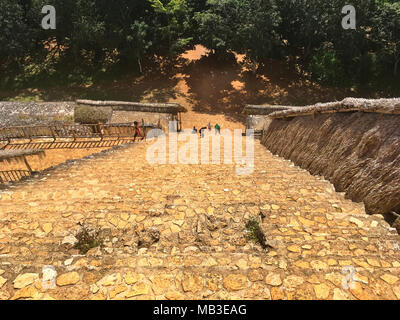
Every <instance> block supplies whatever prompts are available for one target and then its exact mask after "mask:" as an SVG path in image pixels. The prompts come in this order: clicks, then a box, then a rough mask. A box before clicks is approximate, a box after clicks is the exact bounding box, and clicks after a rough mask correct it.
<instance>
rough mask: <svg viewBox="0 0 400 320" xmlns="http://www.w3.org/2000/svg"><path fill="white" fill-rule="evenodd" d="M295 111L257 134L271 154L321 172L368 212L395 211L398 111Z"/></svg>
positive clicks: (399, 196) (399, 176) (399, 178)
mask: <svg viewBox="0 0 400 320" xmlns="http://www.w3.org/2000/svg"><path fill="white" fill-rule="evenodd" d="M308 108H309V107H308ZM285 112H286V111H284V112H281V113H277V114H278V115H279V116H280V115H281V114H283V113H285ZM298 113H299V114H300V115H299V116H295V115H293V114H292V117H291V118H275V119H273V120H272V122H271V124H270V126H269V128H268V129H267V131H266V132H265V134H264V136H263V138H262V143H263V144H264V145H265V146H266V147H267V148H268V149H269V150H270V151H271V152H272V153H274V154H278V155H279V156H282V157H284V158H286V159H290V160H292V161H293V162H294V163H295V164H296V165H298V166H300V167H302V168H304V169H307V170H309V171H310V172H311V173H312V174H315V175H321V176H324V177H325V178H326V179H327V180H329V181H331V182H332V183H333V184H334V185H335V188H336V190H337V191H339V192H345V193H346V196H347V197H349V198H350V199H352V200H353V201H357V202H362V201H363V202H364V204H365V206H366V210H367V211H368V212H369V213H387V212H389V211H393V210H399V209H400V115H399V114H382V113H372V112H369V113H367V112H362V108H361V109H360V110H359V111H352V112H337V113H331V114H317V115H315V114H314V116H302V115H301V112H298ZM286 114H287V113H286ZM275 116H276V114H275V115H272V117H275Z"/></svg>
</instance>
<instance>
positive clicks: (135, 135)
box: [133, 121, 144, 142]
mask: <svg viewBox="0 0 400 320" xmlns="http://www.w3.org/2000/svg"><path fill="white" fill-rule="evenodd" d="M133 126H134V130H135V133H134V135H133V138H134V139H133V142H135V141H136V138H137V137H140V138H142V139H141V140H143V139H144V136H143V135H142V133H141V131H140V127H139V122H137V121H135V122H134V123H133Z"/></svg>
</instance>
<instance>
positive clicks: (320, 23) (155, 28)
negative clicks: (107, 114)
mask: <svg viewBox="0 0 400 320" xmlns="http://www.w3.org/2000/svg"><path fill="white" fill-rule="evenodd" d="M347 4H349V3H348V2H347V1H346V0H330V1H326V0H118V1H109V0H0V31H1V32H0V72H1V73H2V79H1V81H0V83H1V85H2V86H7V85H8V86H10V85H12V84H13V83H16V81H17V80H18V79H19V80H21V79H25V80H26V81H32V80H33V79H36V78H44V77H50V76H51V75H52V74H54V73H55V72H57V71H58V70H60V69H62V68H66V69H67V68H71V67H72V66H74V68H77V67H78V66H82V68H86V69H87V70H89V69H90V70H108V69H109V68H112V67H115V66H123V67H124V70H130V71H132V70H135V72H138V74H139V73H145V72H146V70H147V68H148V66H150V65H152V62H154V61H156V60H157V59H160V58H162V59H164V60H171V61H173V60H174V59H176V58H177V57H178V56H179V55H180V54H181V53H182V52H184V51H185V50H187V49H190V48H192V47H193V46H194V45H196V44H201V45H203V46H205V47H206V48H208V49H209V50H211V52H212V53H213V54H215V55H216V56H217V57H219V58H220V59H221V60H223V59H224V56H226V55H227V54H228V53H230V52H235V53H239V54H245V55H246V57H247V59H249V60H250V61H252V62H254V63H256V64H258V65H262V64H263V63H265V61H267V59H271V58H273V59H279V60H283V61H287V63H288V65H290V66H291V67H293V68H296V69H297V70H298V72H300V73H302V74H304V75H308V76H310V77H312V79H313V80H315V81H318V82H320V83H322V84H326V85H342V86H350V85H352V84H354V83H358V84H362V85H366V86H368V85H373V84H378V83H380V82H381V80H382V79H386V80H388V83H399V82H400V81H399V80H400V2H399V1H397V0H396V1H395V0H360V1H357V3H356V4H354V6H355V8H356V13H357V15H356V22H357V27H356V30H352V29H350V30H344V29H343V28H342V24H341V22H342V19H343V17H344V14H343V13H342V8H343V7H344V6H345V5H347ZM44 5H53V6H54V7H55V8H56V12H57V27H56V29H55V30H44V29H43V28H42V27H41V21H42V19H43V17H44V14H43V13H42V10H41V9H42V7H43V6H44ZM28 75H29V77H28ZM21 81H22V80H21ZM21 83H23V81H22V82H21Z"/></svg>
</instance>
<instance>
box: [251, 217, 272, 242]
mask: <svg viewBox="0 0 400 320" xmlns="http://www.w3.org/2000/svg"><path fill="white" fill-rule="evenodd" d="M246 238H247V240H248V241H253V242H255V243H258V244H259V245H261V247H262V248H263V249H268V248H270V246H269V245H268V244H267V243H266V241H267V240H266V238H265V234H264V232H263V231H262V230H261V228H260V223H259V221H258V219H257V218H256V217H252V218H250V219H249V220H248V221H247V222H246Z"/></svg>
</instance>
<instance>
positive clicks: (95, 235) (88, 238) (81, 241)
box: [74, 225, 103, 254]
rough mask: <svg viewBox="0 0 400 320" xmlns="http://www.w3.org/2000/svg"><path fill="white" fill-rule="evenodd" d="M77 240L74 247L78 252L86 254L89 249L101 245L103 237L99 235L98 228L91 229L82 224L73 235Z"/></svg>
mask: <svg viewBox="0 0 400 320" xmlns="http://www.w3.org/2000/svg"><path fill="white" fill-rule="evenodd" d="M75 237H76V239H77V240H78V242H77V243H76V244H75V246H74V248H75V249H78V250H79V253H80V254H86V253H87V252H88V251H89V250H90V249H93V248H97V247H101V246H102V245H103V238H102V237H101V236H100V230H99V229H93V228H90V227H88V226H86V225H83V226H82V227H81V229H80V230H79V231H78V233H77V235H76V236H75Z"/></svg>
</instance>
